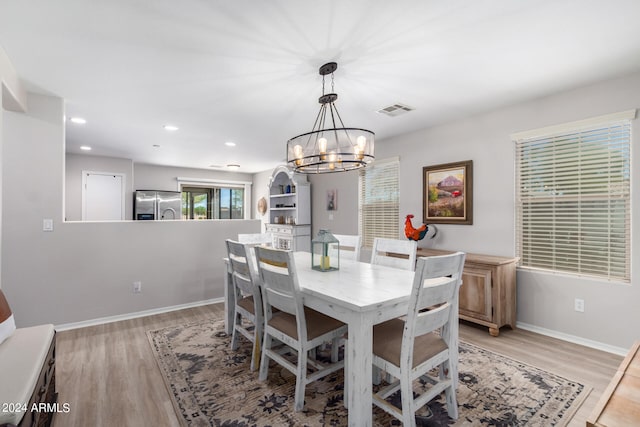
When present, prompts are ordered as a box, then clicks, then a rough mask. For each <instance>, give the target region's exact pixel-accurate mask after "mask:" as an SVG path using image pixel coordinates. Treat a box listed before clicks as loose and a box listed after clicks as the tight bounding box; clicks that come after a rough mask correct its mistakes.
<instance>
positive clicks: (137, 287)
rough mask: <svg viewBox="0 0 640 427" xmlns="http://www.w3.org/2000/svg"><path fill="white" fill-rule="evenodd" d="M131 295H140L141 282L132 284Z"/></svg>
mask: <svg viewBox="0 0 640 427" xmlns="http://www.w3.org/2000/svg"><path fill="white" fill-rule="evenodd" d="M133 293H134V294H140V293H142V282H139V281H138V282H133Z"/></svg>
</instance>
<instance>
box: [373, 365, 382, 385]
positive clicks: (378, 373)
mask: <svg viewBox="0 0 640 427" xmlns="http://www.w3.org/2000/svg"><path fill="white" fill-rule="evenodd" d="M371 376H372V377H373V378H372V381H373V384H374V385H380V381H382V370H381V369H380V368H378V367H377V366H376V365H373V371H372V372H371Z"/></svg>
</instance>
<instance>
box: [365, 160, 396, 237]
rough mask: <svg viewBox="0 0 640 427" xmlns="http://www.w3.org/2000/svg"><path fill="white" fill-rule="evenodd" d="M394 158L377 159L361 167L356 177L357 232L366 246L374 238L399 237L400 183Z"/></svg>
mask: <svg viewBox="0 0 640 427" xmlns="http://www.w3.org/2000/svg"><path fill="white" fill-rule="evenodd" d="M399 164H400V160H399V159H398V158H397V157H394V158H392V159H386V160H376V161H375V162H374V163H373V164H371V165H369V166H367V167H366V168H364V169H361V170H360V175H359V179H358V187H359V189H358V233H359V234H360V235H361V236H362V244H363V246H365V247H369V248H370V247H372V246H373V239H374V238H376V237H388V238H392V239H397V238H398V232H399V229H398V227H399V226H398V224H399V220H398V218H399V212H400V210H399V206H398V205H399V200H400V192H399V188H398V186H399V184H398V170H399Z"/></svg>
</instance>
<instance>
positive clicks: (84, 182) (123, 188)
mask: <svg viewBox="0 0 640 427" xmlns="http://www.w3.org/2000/svg"><path fill="white" fill-rule="evenodd" d="M88 175H108V176H119V177H121V178H122V180H121V181H120V195H121V196H122V204H121V206H122V209H121V211H120V219H119V220H109V221H124V219H125V218H126V206H125V205H126V203H125V200H126V198H125V193H126V191H127V174H126V173H122V172H102V171H88V170H83V171H82V221H88V220H87V176H88ZM62 188H64V186H63V187H62ZM63 200H65V199H63Z"/></svg>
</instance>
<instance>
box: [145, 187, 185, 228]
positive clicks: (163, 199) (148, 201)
mask: <svg viewBox="0 0 640 427" xmlns="http://www.w3.org/2000/svg"><path fill="white" fill-rule="evenodd" d="M133 218H134V219H137V220H159V221H162V220H172V219H182V193H180V192H179V191H154V190H138V191H136V192H135V193H134V203H133Z"/></svg>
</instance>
